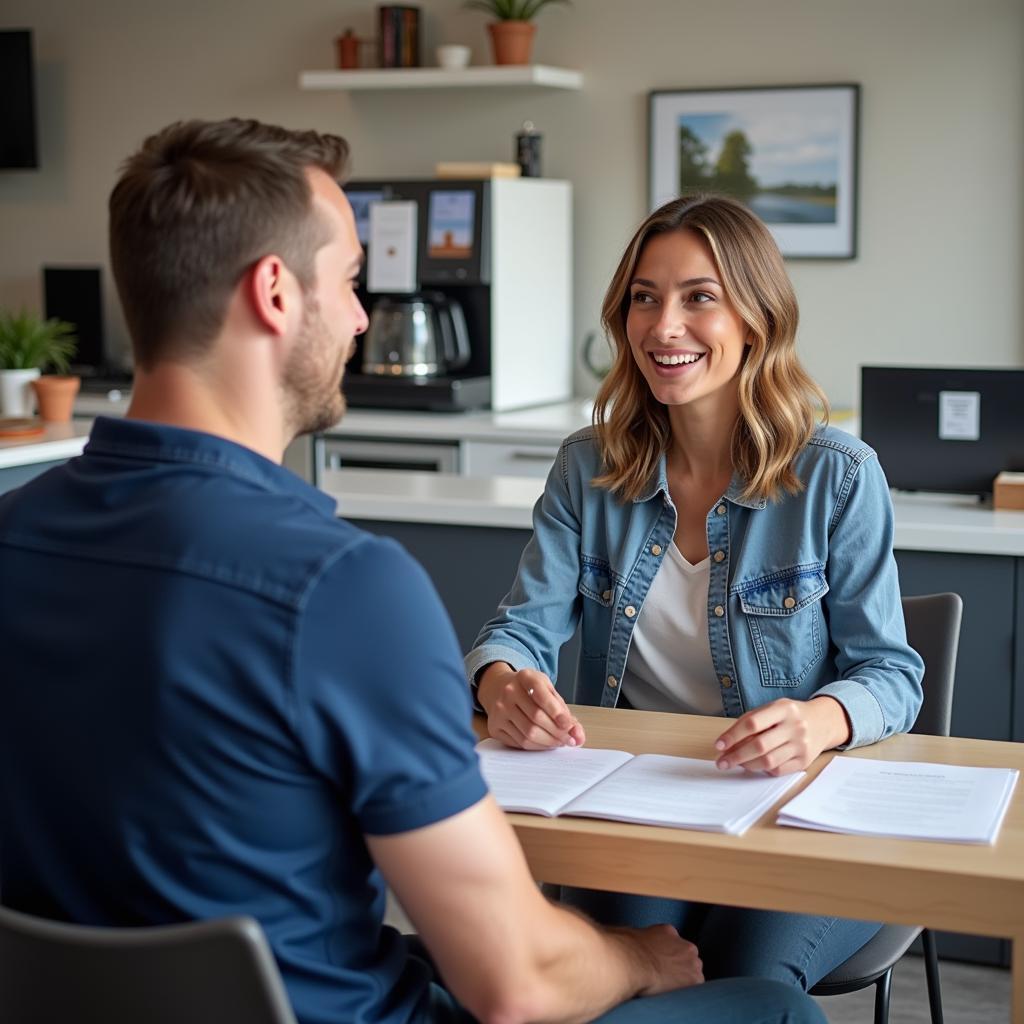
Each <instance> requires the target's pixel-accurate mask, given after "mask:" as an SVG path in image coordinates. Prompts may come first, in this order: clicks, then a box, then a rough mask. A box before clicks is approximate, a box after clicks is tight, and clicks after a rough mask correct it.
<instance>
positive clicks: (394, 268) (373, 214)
mask: <svg viewBox="0 0 1024 1024" xmlns="http://www.w3.org/2000/svg"><path fill="white" fill-rule="evenodd" d="M368 249H369V253H368V264H367V267H366V287H367V288H368V289H369V290H370V291H371V292H414V291H416V285H417V282H416V204H415V203H414V202H411V201H406V200H402V201H393V202H386V203H371V204H370V235H369V244H368Z"/></svg>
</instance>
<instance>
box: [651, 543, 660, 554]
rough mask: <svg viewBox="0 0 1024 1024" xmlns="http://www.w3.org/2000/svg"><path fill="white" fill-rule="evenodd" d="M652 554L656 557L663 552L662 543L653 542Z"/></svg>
mask: <svg viewBox="0 0 1024 1024" xmlns="http://www.w3.org/2000/svg"><path fill="white" fill-rule="evenodd" d="M651 554H652V555H654V556H655V557H657V556H658V555H660V554H661V545H660V544H652V545H651Z"/></svg>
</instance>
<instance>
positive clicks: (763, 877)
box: [478, 707, 1024, 1024]
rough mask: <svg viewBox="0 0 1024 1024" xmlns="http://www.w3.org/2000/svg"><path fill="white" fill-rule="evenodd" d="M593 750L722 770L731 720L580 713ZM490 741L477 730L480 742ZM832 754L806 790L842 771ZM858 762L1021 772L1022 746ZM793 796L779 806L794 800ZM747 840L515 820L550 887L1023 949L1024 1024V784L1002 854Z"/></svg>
mask: <svg viewBox="0 0 1024 1024" xmlns="http://www.w3.org/2000/svg"><path fill="white" fill-rule="evenodd" d="M573 710H574V712H575V713H576V714H577V715H578V717H579V719H580V721H581V722H582V723H583V726H584V728H585V729H586V731H587V745H588V746H593V747H608V748H613V749H619V750H628V751H630V752H632V753H636V754H640V753H658V754H676V755H680V756H684V757H700V758H711V759H713V758H714V757H715V751H714V747H713V743H714V740H715V738H716V737H717V736H718V734H719V733H720V732H721V731H722V729H723V728H724V722H723V720H721V719H714V718H704V717H700V716H694V715H669V714H654V713H651V712H644V711H621V710H611V709H607V708H590V707H575V708H574V709H573ZM479 727H480V725H479V723H478V728H479ZM833 756H835V755H834V754H832V753H827V754H823V755H822V756H821V757H819V758H818V760H817V761H816V762H815V763H814V764H813V765H812V766H811V769H810V770H809V772H808V779H810V778H812V777H813V776H814V775H816V774H817V773H818V772H819V771H820V770H821V769H822V768H823V767H824V766H825V765H826V764H827V763H828V761H829V760H831V758H832V757H833ZM848 756H853V757H857V756H861V757H873V758H883V759H886V760H890V761H935V762H941V763H948V764H961V765H979V766H996V767H1003V768H1017V769H1019V770H1020V771H1021V772H1022V774H1024V744H1019V743H996V742H992V741H989V740H969V739H957V738H947V737H934V736H914V735H900V736H894V737H892V738H890V739H888V740H885V741H884V742H882V743H877V744H875V745H874V746H871V747H866V748H863V749H860V750H855V751H850V752H849V755H848ZM797 792H799V789H793V790H790V792H789V793H788V794H787V795H786V796H785V797H783V798H782V799H781V800H780V801H779V805H781V804H782V803H785V802H786V801H787V800H789V799H791V798H792V797H793V796H794V795H795V794H796V793H797ZM779 805H776V807H775V808H773V809H772V810H771V811H769V812H768V813H767V814H766V815H765V816H764V817H763V818H762V819H761V821H760V822H758V823H757V824H756V825H754V826H753V827H752V828H751V829H750V830H749V831H748V832H747V833H746V834H745V835H743V836H726V835H716V834H712V833H707V832H691V831H685V830H683V829H669V828H655V827H651V826H641V825H626V824H621V823H618V822H612V821H600V820H596V819H588V818H542V817H538V816H534V815H527V814H512V815H509V817H510V819H511V821H512V824H513V827H514V828H515V831H516V834H517V836H518V837H519V841H520V843H521V844H522V846H523V849H524V851H525V853H526V857H527V860H528V861H529V864H530V869H531V871H532V872H533V875H534V877H535V878H537V879H541V880H543V881H545V882H551V883H561V884H571V885H579V886H586V887H588V888H593V889H605V890H611V891H616V892H632V893H642V894H645V895H649V896H669V897H675V898H678V899H693V900H701V901H704V902H710V903H723V904H733V905H737V906H746V907H760V908H764V909H769V910H791V911H799V912H803V913H810V914H836V915H840V916H844V917H853V918H861V919H865V920H874V921H892V922H897V923H902V924H916V925H922V926H928V927H931V928H942V929H946V930H948V931H955V932H965V933H967V934H971V935H987V936H994V937H997V938H1003V939H1009V940H1011V941H1012V943H1013V961H1012V965H1013V997H1012V1019H1013V1021H1014V1022H1016V1024H1024V782H1022V783H1019V784H1018V787H1017V789H1016V790H1015V791H1014V795H1013V800H1012V803H1011V805H1010V809H1009V811H1008V813H1007V816H1006V819H1005V821H1004V822H1003V827H1002V830H1001V831H1000V834H999V838H998V840H997V841H996V844H995V845H994V846H968V845H959V844H954V843H932V842H920V841H910V840H902V839H879V838H872V837H866V836H846V835H837V834H833V833H828V832H812V831H808V830H806V829H795V828H780V827H779V826H777V825H775V824H774V821H775V812H776V810H777V809H778V806H779Z"/></svg>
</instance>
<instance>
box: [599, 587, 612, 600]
mask: <svg viewBox="0 0 1024 1024" xmlns="http://www.w3.org/2000/svg"><path fill="white" fill-rule="evenodd" d="M601 597H602V599H603V600H605V601H610V600H611V599H612V592H611V591H610V590H606V591H604V593H602V594H601Z"/></svg>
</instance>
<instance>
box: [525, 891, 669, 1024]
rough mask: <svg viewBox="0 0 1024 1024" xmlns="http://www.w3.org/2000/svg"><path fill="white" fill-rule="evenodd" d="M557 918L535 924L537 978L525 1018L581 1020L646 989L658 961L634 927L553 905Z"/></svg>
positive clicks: (563, 1021)
mask: <svg viewBox="0 0 1024 1024" xmlns="http://www.w3.org/2000/svg"><path fill="white" fill-rule="evenodd" d="M550 910H551V912H552V920H551V921H550V922H544V926H543V927H538V928H537V929H536V934H538V935H543V936H545V939H544V941H543V942H542V943H538V944H537V946H536V947H535V948H534V963H533V964H532V965H531V966H532V971H531V972H530V973H532V974H533V976H534V979H533V981H532V982H528V983H527V984H526V985H525V986H524V991H526V992H527V993H529V995H528V1005H527V1006H524V1007H523V1011H524V1012H523V1017H522V1019H523V1020H524V1021H531V1022H534V1021H537V1022H541V1021H543V1022H545V1024H547V1022H556V1021H557V1022H560V1024H576V1022H583V1021H589V1020H593V1019H594V1017H597V1016H600V1015H601V1014H602V1013H604V1012H605V1011H606V1010H609V1009H611V1007H613V1006H617V1005H618V1004H619V1003H622V1002H625V1001H626V1000H627V999H632V998H633V997H635V996H637V995H639V994H641V993H642V992H644V991H646V990H647V989H648V988H649V987H650V986H651V985H653V984H654V982H655V971H654V965H653V963H652V960H651V958H650V956H649V955H648V954H647V953H646V952H645V951H644V949H643V947H642V945H641V943H640V942H639V941H638V939H637V933H636V932H634V931H632V930H630V929H598V928H597V927H596V926H594V925H593V924H591V923H590V922H589V921H588V920H586V918H584V917H583V916H582V915H580V914H577V913H576V912H574V911H571V910H567V909H565V908H562V907H556V906H551V907H550Z"/></svg>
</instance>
